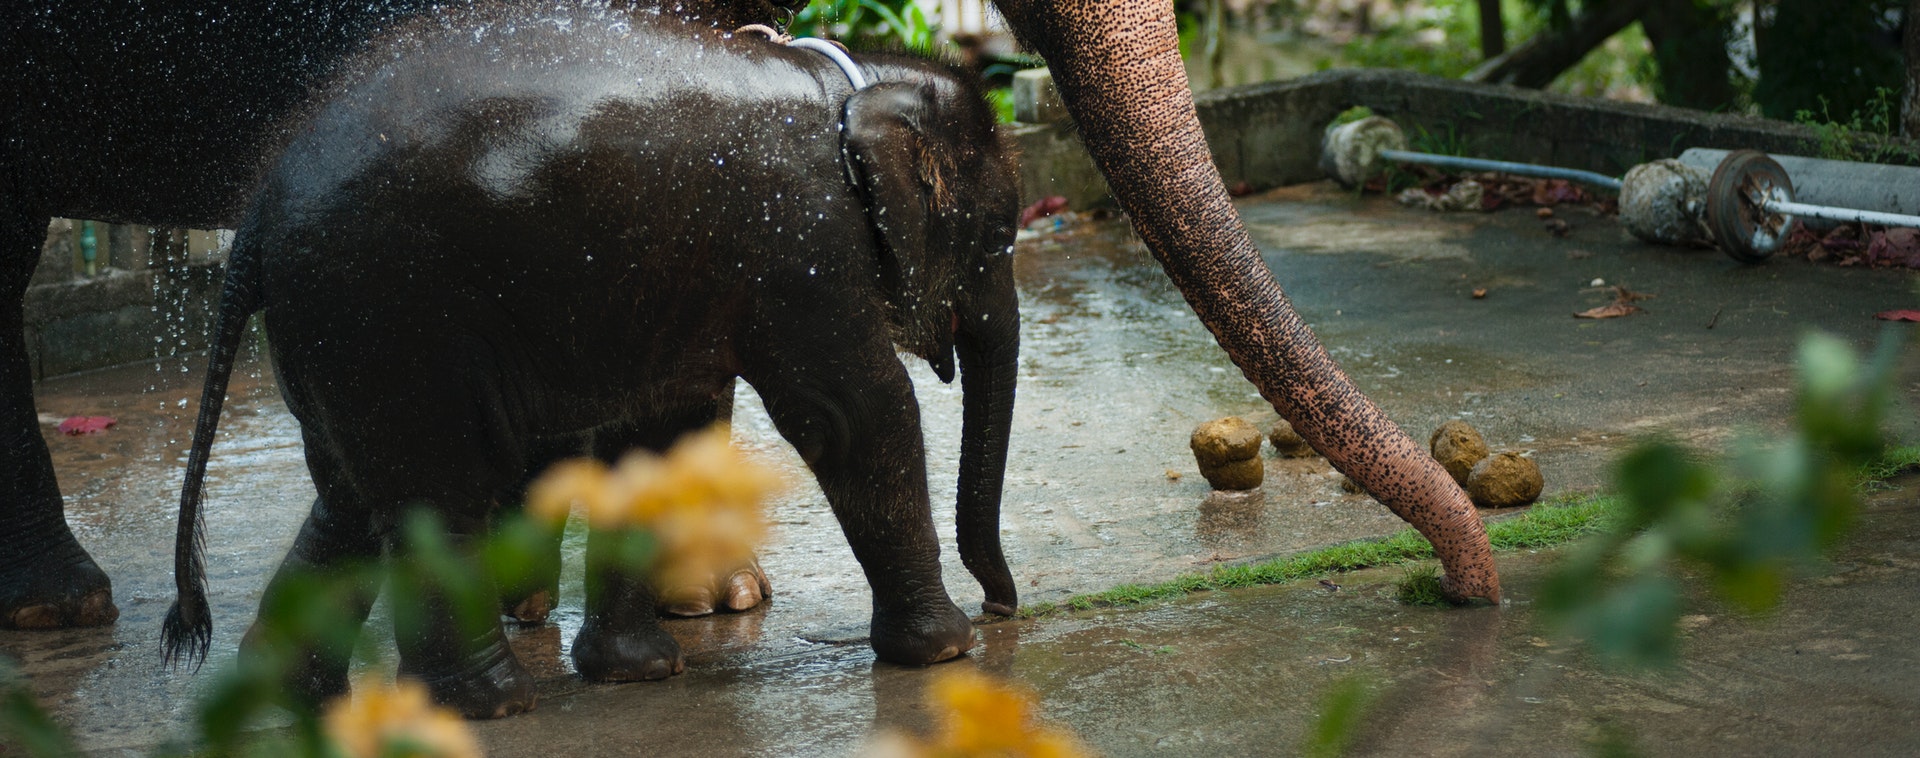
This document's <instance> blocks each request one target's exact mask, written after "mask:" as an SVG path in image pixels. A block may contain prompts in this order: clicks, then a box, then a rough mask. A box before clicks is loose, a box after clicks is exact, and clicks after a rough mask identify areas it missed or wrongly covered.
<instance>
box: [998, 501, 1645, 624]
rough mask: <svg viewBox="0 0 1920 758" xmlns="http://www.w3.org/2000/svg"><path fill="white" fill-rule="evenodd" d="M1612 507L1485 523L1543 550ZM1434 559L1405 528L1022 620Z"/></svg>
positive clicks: (1490, 532) (1025, 612)
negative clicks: (1377, 536)
mask: <svg viewBox="0 0 1920 758" xmlns="http://www.w3.org/2000/svg"><path fill="white" fill-rule="evenodd" d="M1614 507H1615V505H1614V499H1613V498H1611V497H1593V496H1570V497H1563V498H1559V499H1556V500H1554V501H1552V502H1547V503H1541V504H1539V505H1535V506H1534V507H1533V508H1531V509H1529V510H1527V511H1525V512H1523V513H1521V514H1520V515H1518V516H1514V517H1512V518H1506V519H1501V520H1499V521H1494V522H1491V523H1489V524H1487V537H1488V539H1490V540H1491V541H1492V542H1493V547H1494V549H1495V550H1515V549H1520V548H1534V547H1546V546H1550V545H1557V544H1560V543H1562V542H1567V541H1569V540H1572V539H1574V538H1575V537H1578V536H1580V535H1583V534H1586V533H1588V532H1592V531H1595V530H1597V529H1599V528H1600V525H1601V524H1602V523H1604V522H1602V521H1601V519H1602V518H1604V517H1605V516H1606V514H1608V513H1610V512H1612V509H1613V508H1614ZM1432 557H1433V546H1432V545H1430V544H1427V541H1426V539H1424V538H1422V537H1421V536H1420V533H1419V532H1415V531H1414V530H1412V529H1406V530H1403V531H1400V532H1398V533H1395V534H1393V535H1390V536H1387V537H1381V538H1376V539H1367V540H1357V541H1354V542H1347V543H1342V544H1339V545H1332V546H1329V547H1324V548H1320V549H1318V550H1310V551H1308V552H1305V553H1301V554H1298V555H1293V556H1288V557H1285V558H1276V559H1273V560H1269V561H1262V562H1259V563H1247V564H1238V565H1231V566H1216V567H1214V568H1213V569H1212V570H1210V571H1206V572H1202V573H1197V574H1187V575H1185V576H1181V577H1177V578H1175V579H1172V580H1170V581H1166V582H1161V583H1159V584H1151V585H1141V584H1123V585H1120V586H1118V587H1115V588H1113V589H1110V590H1107V591H1105V592H1095V593H1092V594H1088V595H1075V596H1073V597H1071V598H1068V599H1066V600H1064V601H1061V602H1058V603H1035V604H1033V605H1029V606H1025V607H1022V608H1021V609H1020V618H1038V617H1042V616H1047V615H1051V614H1054V613H1059V612H1061V611H1063V610H1065V611H1085V610H1092V609H1094V608H1120V607H1126V606H1133V605H1140V604H1142V603H1146V602H1148V601H1152V600H1160V599H1163V598H1170V597H1179V596H1181V595H1187V594H1191V593H1194V592H1203V591H1206V590H1227V589H1234V588H1237V587H1254V586H1258V585H1263V584H1280V583H1283V582H1291V581H1296V580H1300V579H1312V578H1316V577H1324V576H1331V575H1333V574H1337V573H1341V572H1345V571H1353V570H1356V569H1363V568H1372V567H1375V566H1393V565H1398V564H1401V563H1407V562H1409V561H1417V560H1425V559H1430V558H1432Z"/></svg>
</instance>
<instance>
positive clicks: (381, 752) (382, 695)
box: [321, 677, 480, 758]
mask: <svg viewBox="0 0 1920 758" xmlns="http://www.w3.org/2000/svg"><path fill="white" fill-rule="evenodd" d="M321 719H322V721H323V722H324V724H325V728H326V734H327V738H328V739H329V740H331V741H332V742H333V744H334V746H335V747H336V748H338V749H339V752H340V753H341V754H342V755H344V756H346V758H395V757H397V756H408V757H409V758H479V756H480V745H479V743H477V742H475V741H474V739H473V733H472V732H469V731H467V722H465V721H463V720H461V718H460V714H457V713H454V712H453V711H452V710H449V709H446V708H441V707H439V706H436V705H434V704H433V701H432V700H431V699H430V698H429V697H428V696H427V688H426V686H425V685H422V684H420V683H419V682H416V681H412V680H408V679H402V680H400V681H397V682H394V683H392V684H388V683H387V682H385V681H383V680H381V679H379V678H376V677H363V678H361V679H360V680H358V681H356V682H354V685H353V693H352V694H351V695H342V696H340V697H338V698H335V699H334V700H333V702H331V703H328V704H327V708H326V712H325V713H324V714H322V716H321Z"/></svg>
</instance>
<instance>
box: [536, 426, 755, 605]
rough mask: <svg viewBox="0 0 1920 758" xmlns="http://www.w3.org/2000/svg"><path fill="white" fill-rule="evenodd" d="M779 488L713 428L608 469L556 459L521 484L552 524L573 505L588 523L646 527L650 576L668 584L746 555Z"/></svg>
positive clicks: (694, 578) (699, 576)
mask: <svg viewBox="0 0 1920 758" xmlns="http://www.w3.org/2000/svg"><path fill="white" fill-rule="evenodd" d="M781 486H782V482H781V481H780V478H779V476H778V475H776V474H774V473H773V472H772V471H771V470H770V469H767V468H766V467H764V466H762V465H760V464H757V463H755V462H753V461H752V460H750V459H748V458H746V457H745V456H742V455H741V454H740V452H739V451H738V450H736V449H735V448H734V447H733V445H732V443H731V442H730V441H729V432H728V429H727V427H725V426H723V425H717V426H714V427H712V428H710V429H707V430H705V431H701V432H695V433H693V434H689V435H687V436H686V437H684V438H682V439H681V440H680V442H679V443H678V444H676V445H674V446H673V449H671V450H669V451H667V454H666V455H665V456H664V457H662V456H657V455H653V454H651V453H648V452H645V451H635V452H633V453H629V454H628V455H627V456H626V457H624V458H622V459H621V460H620V463H619V465H617V466H615V467H613V468H612V469H608V468H607V467H606V466H605V465H603V464H601V463H599V462H597V461H591V460H575V461H565V462H562V463H560V464H556V465H555V466H554V467H553V468H551V469H549V470H548V471H547V473H546V474H543V475H542V476H541V477H540V479H539V480H538V481H536V482H534V484H533V486H531V487H529V488H528V490H527V508H528V510H529V512H531V513H532V514H533V515H534V516H535V517H536V518H541V519H545V520H548V521H550V522H558V521H561V520H564V519H565V518H566V515H567V512H568V511H569V510H570V509H571V508H572V504H573V503H575V502H579V503H581V504H582V505H584V506H585V508H586V512H587V524H588V526H589V527H591V528H594V529H636V530H640V531H644V532H647V533H648V534H649V535H651V536H652V537H653V542H654V545H655V552H654V558H653V570H654V572H655V577H656V580H657V581H658V582H659V583H660V584H661V585H662V586H665V587H676V586H682V585H688V584H695V583H700V582H704V581H705V577H707V576H710V575H712V574H714V573H716V572H719V571H730V570H732V569H733V568H736V567H738V566H740V565H743V564H745V563H746V562H747V561H749V560H751V559H752V557H753V547H754V545H756V544H758V543H759V541H760V538H761V536H762V535H764V534H765V532H766V524H765V522H764V521H763V519H762V516H761V503H762V501H764V500H766V498H767V497H768V496H770V495H772V494H773V493H774V492H775V491H777V490H779V489H780V488H781Z"/></svg>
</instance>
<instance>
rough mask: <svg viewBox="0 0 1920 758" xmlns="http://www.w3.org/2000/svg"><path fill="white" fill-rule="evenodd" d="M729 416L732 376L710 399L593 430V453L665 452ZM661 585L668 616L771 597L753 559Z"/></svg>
mask: <svg viewBox="0 0 1920 758" xmlns="http://www.w3.org/2000/svg"><path fill="white" fill-rule="evenodd" d="M732 416H733V381H732V380H731V379H729V380H728V381H727V384H726V389H725V390H724V391H723V392H722V393H721V396H720V398H719V399H717V400H716V401H715V402H714V403H712V404H704V405H700V406H696V407H692V408H686V409H682V410H679V411H673V412H667V413H663V414H660V415H659V416H658V417H655V418H649V419H645V420H630V421H619V422H615V423H612V424H608V425H607V426H603V427H600V428H599V429H596V430H594V433H593V453H594V456H595V457H598V458H599V459H600V460H602V461H605V462H607V463H609V464H612V463H615V462H617V461H619V460H620V456H622V455H625V454H626V453H627V452H628V451H630V450H634V449H643V450H651V451H653V452H655V453H663V452H666V450H667V448H669V447H671V446H672V445H673V443H674V442H675V441H676V440H678V439H679V438H680V436H681V435H683V434H686V433H687V432H691V431H695V430H698V429H704V428H706V427H709V426H712V425H713V424H715V423H719V422H731V421H732ZM659 590H660V591H659V595H658V598H657V599H658V601H659V611H660V612H661V613H664V614H667V615H670V616H705V615H707V614H710V613H713V612H714V611H715V610H727V611H736V612H737V611H745V610H749V609H751V608H753V607H755V606H758V605H760V603H761V602H763V601H765V600H766V599H767V598H770V597H773V584H772V583H771V582H769V581H768V580H767V572H766V570H765V569H762V568H761V567H760V562H759V561H758V560H754V559H751V558H750V559H748V560H747V562H746V564H745V565H742V566H728V567H724V568H723V569H722V570H720V571H716V572H714V573H713V574H712V575H711V576H709V577H707V578H706V580H705V581H700V582H695V583H692V584H688V585H685V586H676V587H660V588H659Z"/></svg>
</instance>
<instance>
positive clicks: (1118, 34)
mask: <svg viewBox="0 0 1920 758" xmlns="http://www.w3.org/2000/svg"><path fill="white" fill-rule="evenodd" d="M996 4H997V5H998V6H999V8H1000V9H1001V11H1002V12H1003V13H1004V14H1005V15H1006V17H1007V19H1008V21H1009V22H1010V23H1011V24H1012V25H1013V27H1014V28H1015V30H1016V31H1017V32H1018V33H1019V35H1020V36H1021V37H1022V38H1023V39H1024V40H1026V41H1027V42H1028V43H1029V44H1031V45H1032V46H1033V47H1034V48H1035V49H1037V50H1038V51H1039V53H1040V54H1041V56H1042V57H1044V58H1046V60H1047V64H1048V65H1049V67H1050V68H1051V69H1052V71H1053V76H1054V81H1055V82H1056V83H1057V84H1058V86H1059V88H1060V93H1061V96H1062V97H1063V98H1064V99H1065V100H1066V103H1067V107H1068V110H1069V111H1070V112H1072V114H1073V116H1074V119H1075V121H1076V122H1077V123H1078V125H1079V128H1080V133H1081V135H1082V136H1083V137H1084V138H1085V141H1086V144H1087V149H1088V151H1089V152H1090V153H1092V155H1093V158H1094V161H1095V163H1096V164H1098V165H1099V167H1100V170H1101V171H1102V172H1103V173H1105V174H1106V177H1107V182H1108V184H1109V185H1111V186H1112V187H1113V191H1114V195H1115V196H1116V198H1117V199H1118V200H1119V201H1120V205H1121V207H1122V208H1124V209H1125V210H1126V212H1127V215H1128V217H1129V218H1131V219H1132V221H1133V225H1134V229H1135V230H1136V231H1137V232H1138V233H1139V234H1140V237H1141V239H1142V240H1143V241H1144V242H1146V244H1147V247H1148V249H1150V250H1152V251H1153V255H1154V257H1155V258H1156V259H1158V260H1159V261H1160V265H1161V266H1162V267H1163V268H1165V269H1166V272H1167V275H1168V276H1169V277H1171V278H1172V279H1173V281H1174V284H1175V285H1176V286H1178V287H1179V288H1180V292H1181V294H1183V295H1184V296H1185V297H1186V299H1187V303H1188V304H1189V305H1191V306H1192V307H1193V309H1194V311H1195V312H1196V313H1198V314H1199V316H1200V320H1201V321H1202V322H1204V323H1205V324H1206V325H1207V328H1208V329H1209V330H1211V331H1212V332H1213V335H1214V338H1215V339H1216V340H1218V341H1219V343H1220V345H1221V347H1223V348H1225V349H1226V351H1227V354H1228V355H1229V356H1231V357H1232V358H1233V361H1234V363H1235V364H1237V365H1239V366H1240V370H1241V371H1242V372H1244V373H1245V374H1246V376H1247V379H1248V380H1250V381H1252V382H1253V384H1254V385H1255V386H1256V387H1258V388H1259V390H1260V393H1261V394H1262V395H1263V396H1265V397H1266V398H1267V400H1268V401H1269V402H1271V403H1273V406H1274V408H1275V409H1276V410H1278V411H1279V412H1280V415H1282V416H1284V417H1286V419H1287V420H1288V421H1289V422H1291V423H1292V424H1293V426H1294V428H1295V429H1298V430H1299V431H1300V433H1301V436H1303V437H1305V438H1306V439H1307V441H1308V442H1309V443H1311V444H1312V445H1313V447H1314V449H1316V450H1319V451H1320V452H1321V453H1322V454H1323V455H1325V456H1327V460H1329V461H1331V462H1332V463H1333V465H1334V467H1336V468H1338V469H1340V470H1341V471H1342V472H1344V473H1346V474H1347V475H1348V476H1350V477H1352V478H1353V480H1354V481H1356V482H1358V483H1359V484H1360V485H1361V486H1362V487H1364V488H1366V490H1367V491H1368V492H1369V493H1371V494H1372V495H1373V496H1374V497H1375V498H1378V499H1379V500H1380V502H1382V503H1385V504H1386V506H1387V507H1388V508H1389V509H1392V511H1393V512H1394V513H1395V514H1397V515H1399V516H1400V517H1401V518H1403V519H1406V520H1407V521H1408V522H1409V523H1411V524H1413V526H1414V528H1415V529H1418V530H1419V531H1420V533H1421V534H1422V535H1424V536H1425V537H1426V538H1427V539H1428V541H1430V542H1432V543H1433V546H1434V549H1435V551H1436V552H1437V553H1438V554H1439V556H1440V560H1441V563H1442V564H1443V565H1444V566H1445V568H1446V577H1445V579H1444V580H1443V585H1444V587H1445V590H1446V593H1447V595H1448V597H1450V598H1453V599H1455V600H1464V599H1467V598H1471V597H1485V598H1489V599H1494V600H1497V599H1499V597H1500V579H1499V576H1498V574H1497V573H1496V572H1495V571H1494V566H1493V553H1492V549H1491V547H1490V546H1489V545H1488V544H1487V537H1486V531H1485V529H1484V528H1483V527H1482V525H1481V523H1480V518H1479V515H1478V514H1476V513H1475V512H1474V510H1473V506H1472V504H1471V503H1469V502H1468V501H1467V498H1466V495H1465V493H1463V492H1461V490H1460V488H1459V486H1458V485H1456V484H1454V482H1453V480H1452V479H1451V478H1450V477H1448V476H1447V474H1446V472H1445V471H1444V470H1443V469H1441V468H1440V466H1439V464H1437V463H1435V462H1434V461H1433V458H1432V457H1431V456H1430V455H1428V454H1427V452H1426V451H1425V450H1423V449H1422V448H1421V447H1420V445H1419V444H1418V443H1416V442H1414V441H1413V439H1411V438H1409V437H1408V436H1407V435H1406V433H1405V432H1404V431H1402V430H1401V429H1400V428H1399V427H1398V426H1395V425H1394V424H1393V422H1392V421H1390V420H1388V419H1387V417H1386V415H1385V414H1383V413H1381V412H1380V409H1379V408H1378V407H1376V406H1375V405H1374V404H1373V402H1372V401H1370V400H1368V399H1367V398H1366V396H1365V395H1362V394H1361V393H1360V391H1359V390H1358V389H1356V388H1355V387H1354V386H1353V383H1352V381H1351V380H1349V379H1348V378H1347V376H1346V374H1345V373H1344V372H1342V371H1341V370H1340V367H1339V366H1338V365H1336V364H1335V363H1334V362H1333V360H1332V358H1330V357H1328V355H1327V353H1326V350H1325V349H1324V348H1323V347H1322V346H1321V345H1320V343H1319V341H1318V340H1317V339H1315V338H1314V336H1313V334H1312V332H1310V331H1309V330H1308V329H1307V326H1306V324H1305V322H1303V321H1302V320H1301V319H1300V317H1299V315H1298V314H1296V313H1294V311H1293V307H1292V305H1291V304H1289V303H1288V301H1287V298H1286V295H1284V294H1283V293H1282V292H1281V291H1280V286H1279V284H1278V283H1277V282H1275V281H1274V278H1273V274H1272V272H1270V271H1268V270H1267V267H1266V265H1265V263H1264V262H1263V261H1262V260H1261V258H1260V255H1259V251H1258V250H1256V249H1255V248H1254V245H1253V241H1252V240H1251V239H1250V238H1249V237H1248V236H1247V232H1246V228H1245V227H1244V226H1242V225H1241V222H1240V217H1239V214H1238V213H1237V212H1236V211H1235V210H1234V209H1233V205H1232V203H1231V202H1230V201H1229V199H1228V196H1227V191H1226V188H1225V186H1224V185H1223V183H1222V182H1221V179H1220V174H1219V171H1218V170H1217V169H1215V168H1214V165H1213V161H1212V160H1211V158H1210V153H1209V151H1208V149H1207V142H1206V135H1204V134H1203V133H1201V130H1200V121H1199V118H1198V117H1197V116H1196V115H1195V112H1194V108H1193V96H1192V94H1191V93H1190V92H1189V91H1188V88H1187V78H1186V73H1185V71H1184V69H1183V68H1182V65H1181V61H1180V51H1179V37H1178V33H1177V30H1176V28H1175V25H1174V13H1173V5H1172V4H1171V3H1168V2H1165V0H1080V1H1078V2H1056V1H1053V0H997V3H996Z"/></svg>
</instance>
